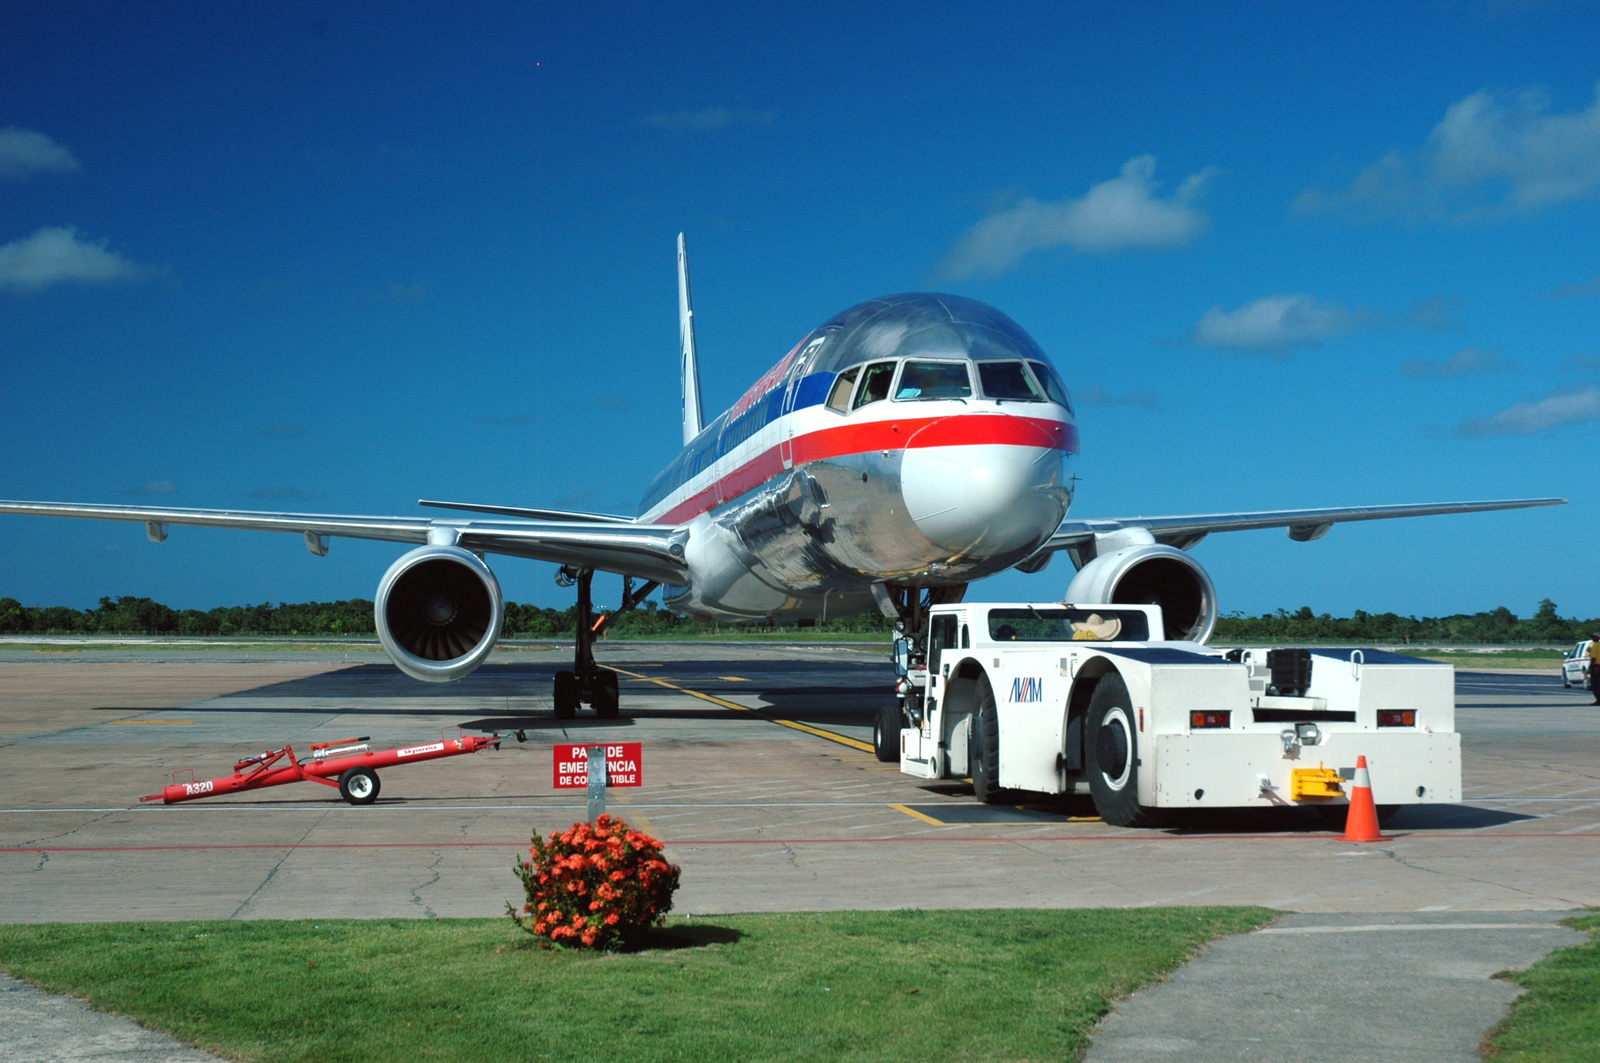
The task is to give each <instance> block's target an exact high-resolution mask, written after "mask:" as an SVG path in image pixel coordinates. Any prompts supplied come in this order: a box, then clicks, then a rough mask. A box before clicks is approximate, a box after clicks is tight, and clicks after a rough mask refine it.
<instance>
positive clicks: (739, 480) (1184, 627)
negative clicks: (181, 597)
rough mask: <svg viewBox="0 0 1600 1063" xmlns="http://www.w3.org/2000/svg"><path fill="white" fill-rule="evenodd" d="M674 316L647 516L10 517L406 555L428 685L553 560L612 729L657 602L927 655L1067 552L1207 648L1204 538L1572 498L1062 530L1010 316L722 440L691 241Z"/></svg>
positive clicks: (1058, 459)
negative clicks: (220, 533) (982, 585)
mask: <svg viewBox="0 0 1600 1063" xmlns="http://www.w3.org/2000/svg"><path fill="white" fill-rule="evenodd" d="M678 322H679V341H680V356H681V362H680V371H681V377H682V385H683V410H682V413H683V449H682V450H681V451H680V452H679V454H678V456H677V457H676V458H674V459H673V461H672V462H671V464H669V465H668V466H667V467H666V468H665V469H663V470H662V471H661V472H660V473H659V474H658V475H657V476H656V478H655V479H654V480H653V481H652V482H651V483H650V486H649V488H648V489H647V490H646V492H645V495H644V498H643V499H642V500H641V502H640V503H639V507H638V513H637V514H636V515H635V516H633V517H625V516H614V515H607V514H598V513H585V512H572V511H567V510H555V509H540V508H525V507H519V506H508V505H490V504H475V503H464V502H445V501H437V500H426V499H424V500H419V503H418V504H419V505H421V506H424V507H430V508H436V509H443V510H449V511H453V512H456V513H469V514H483V515H486V516H488V517H494V518H499V519H483V518H482V517H479V516H472V517H455V516H452V517H414V516H413V517H371V516H335V515H323V514H308V513H266V512H255V511H241V510H215V509H186V508H175V507H167V506H113V505H93V504H77V503H60V502H9V501H4V502H0V512H3V513H19V514H30V515H34V516H46V517H82V518H91V519H98V520H122V521H140V522H143V523H144V525H145V531H146V534H147V535H148V537H149V538H150V539H151V540H152V541H154V542H165V541H166V539H167V534H168V528H169V527H170V526H172V525H190V526H200V527H217V528H245V529H254V530H259V531H278V532H289V533H299V534H300V535H302V536H303V537H304V540H305V545H306V548H307V550H309V551H310V552H311V553H312V554H313V555H315V556H317V557H323V556H326V554H327V552H328V541H329V539H330V538H334V537H340V536H344V537H348V538H356V539H377V540H384V541H389V542H396V543H406V544H413V546H414V548H413V549H411V550H409V551H407V552H406V553H404V554H402V555H401V556H400V557H399V558H398V559H397V560H396V561H395V562H394V564H393V565H392V566H390V568H389V570H388V571H387V572H385V573H384V575H383V578H382V579H381V580H380V581H379V584H378V590H377V594H376V596H375V599H374V611H375V614H376V616H375V620H376V625H377V632H378V638H379V640H380V641H381V642H382V644H383V648H384V649H385V650H386V651H387V652H388V654H389V656H390V658H391V659H393V661H394V663H395V664H396V665H397V666H399V668H400V669H401V670H402V671H403V672H405V673H406V674H408V675H410V676H413V677H415V678H416V679H419V680H423V681H426V682H447V681H450V680H455V679H460V678H462V677H464V676H466V675H467V674H469V673H470V672H472V671H473V669H475V668H477V667H478V666H479V665H481V664H482V663H483V662H484V660H485V659H486V658H487V657H488V656H489V653H490V651H491V650H493V649H494V646H495V643H496V642H497V640H498V639H499V637H500V633H501V626H502V623H503V621H504V615H505V604H504V600H503V598H502V595H501V591H500V584H499V581H498V580H497V579H496V577H495V574H494V572H493V570H491V569H490V568H489V566H488V564H487V563H486V562H485V555H487V554H500V555H506V556H510V557H526V558H536V559H538V560H542V561H551V562H555V563H557V564H558V565H560V566H561V567H560V568H559V569H558V571H557V573H556V580H557V582H558V583H561V584H562V585H563V586H576V588H577V605H578V609H577V613H578V623H577V634H576V638H575V640H574V643H575V645H574V654H573V666H572V668H571V669H570V670H565V669H564V670H562V671H559V672H557V673H556V675H555V679H554V686H553V692H552V693H553V697H552V701H553V703H554V708H555V715H556V716H557V718H560V719H572V718H574V717H575V716H576V715H577V712H578V710H579V707H580V705H583V704H587V705H589V706H590V707H591V708H592V709H593V710H594V712H595V714H596V716H597V717H600V718H612V717H615V716H617V714H618V712H619V697H618V691H617V673H616V672H614V671H612V670H610V669H607V668H602V667H600V666H599V664H598V663H597V662H596V660H595V657H594V652H593V646H594V642H595V639H596V637H597V636H598V635H599V634H600V632H601V631H603V630H604V628H605V626H606V625H607V624H608V623H609V622H610V621H611V620H612V619H614V618H615V617H616V616H617V615H619V614H620V613H621V612H624V611H626V610H629V609H632V608H634V607H635V606H637V605H639V604H640V603H641V602H643V601H644V600H645V598H646V597H647V596H648V595H649V594H651V593H653V592H654V591H655V590H656V589H657V588H659V589H660V591H661V594H662V601H663V603H664V604H665V605H666V606H667V607H669V608H671V609H672V610H674V611H676V612H678V613H680V614H683V615H689V616H696V617H702V618H707V619H718V620H733V621H739V620H745V621H757V620H759V621H766V620H793V621H798V622H800V623H802V624H804V623H811V622H815V621H818V620H825V619H827V618H828V617H830V616H831V617H842V616H847V615H852V614H856V613H862V612H870V611H872V610H874V609H876V610H878V611H879V612H881V613H882V614H883V615H884V616H885V617H887V618H889V619H891V620H894V621H896V622H897V624H896V627H897V630H899V631H901V632H903V633H905V634H907V635H908V636H909V637H910V638H911V639H912V640H913V644H915V642H916V640H917V638H918V635H919V633H921V629H922V626H923V624H922V616H923V613H924V611H925V610H926V609H927V607H928V606H930V605H933V604H940V603H950V602H959V601H961V599H962V596H963V595H964V594H965V593H966V589H967V587H968V586H969V585H970V584H971V583H973V582H975V581H977V580H980V579H983V578H984V577H986V576H992V575H995V574H996V573H999V572H1002V571H1004V570H1006V569H1008V568H1012V567H1015V568H1018V569H1020V570H1022V571H1023V572H1029V573H1037V572H1039V571H1041V570H1042V569H1043V568H1044V567H1045V566H1046V565H1048V564H1049V563H1050V561H1051V559H1052V558H1053V557H1054V555H1055V554H1056V553H1058V552H1065V553H1066V554H1067V555H1068V557H1069V558H1070V560H1071V562H1072V564H1073V565H1074V566H1075V567H1076V568H1077V574H1076V575H1075V576H1074V577H1073V579H1072V581H1071V583H1070V584H1069V585H1068V587H1067V590H1066V593H1065V595H1064V597H1063V600H1064V601H1078V602H1128V603H1146V604H1156V605H1160V606H1161V609H1162V615H1163V616H1164V618H1165V621H1166V631H1165V635H1166V637H1167V638H1169V639H1181V640H1189V641H1194V642H1204V641H1206V639H1208V638H1209V637H1210V635H1211V632H1212V629H1213V628H1214V626H1215V624H1216V620H1217V595H1216V589H1215V587H1214V585H1213V583H1212V581H1211V577H1210V576H1209V575H1208V574H1207V573H1206V571H1205V569H1204V568H1202V567H1201V565H1200V563H1199V562H1198V561H1196V560H1195V559H1194V558H1193V557H1192V556H1191V555H1190V554H1189V553H1188V551H1189V550H1190V549H1191V548H1193V547H1194V546H1195V545H1196V544H1197V543H1199V542H1200V541H1201V540H1202V539H1204V538H1205V537H1206V536H1207V535H1209V534H1211V533H1212V532H1224V531H1243V530H1249V529H1262V528H1287V529H1288V532H1289V537H1290V538H1291V539H1294V540H1296V541H1298V542H1309V541H1312V540H1315V539H1320V538H1321V537H1322V536H1323V535H1325V534H1327V532H1328V530H1329V529H1330V528H1331V527H1333V525H1335V524H1339V523H1344V522H1349V521H1362V520H1378V519H1384V518H1393V517H1417V516H1428V515H1436V514H1446V513H1473V512H1481V511H1486V510H1501V509H1521V508H1527V507H1532V506H1553V505H1561V504H1563V503H1564V502H1565V501H1566V500H1565V499H1561V498H1520V499H1503V500H1495V501H1480V502H1441V503H1432V504H1422V505H1377V506H1358V507H1349V508H1324V509H1293V510H1273V511H1267V512H1253V513H1208V514H1198V515H1189V516H1169V517H1133V518H1118V519H1089V520H1068V519H1067V513H1068V510H1069V508H1070V506H1071V503H1072V496H1073V481H1072V480H1069V479H1068V478H1067V477H1066V475H1065V472H1066V468H1067V463H1068V461H1069V459H1070V458H1071V457H1072V456H1074V455H1076V454H1077V453H1078V449H1079V447H1078V426H1077V415H1076V413H1075V412H1074V410H1073V406H1072V401H1071V398H1070V396H1069V394H1068V391H1067V388H1066V385H1065V384H1064V383H1063V381H1062V378H1061V376H1060V374H1059V373H1058V372H1057V371H1056V369H1055V367H1054V366H1053V365H1052V364H1051V362H1050V359H1049V357H1047V356H1046V354H1045V352H1044V351H1043V350H1042V349H1041V348H1040V347H1039V345H1038V344H1037V343H1035V342H1034V340H1033V339H1032V337H1030V336H1029V335H1028V334H1027V332H1025V331H1024V330H1023V329H1022V328H1021V327H1020V326H1019V325H1018V324H1017V323H1016V322H1014V321H1012V320H1011V318H1009V317H1007V316H1006V315H1005V314H1003V313H1001V312H1000V311H999V310H996V309H995V308H993V307H991V306H988V305H985V304H984V303H981V302H977V301H975V300H972V299H967V298H963V297H961V296H955V295H942V294H928V293H910V294H904V295H891V296H885V297H883V298H878V299H871V300H868V301H867V302H864V303H860V304H858V305H856V306H853V307H850V308H849V309H848V310H845V311H843V312H841V313H839V314H837V315H835V316H834V317H831V318H829V319H828V320H827V321H825V322H823V323H822V324H821V325H819V326H818V327H817V328H816V329H814V330H813V331H812V332H810V333H809V334H808V335H807V336H805V337H804V338H803V339H802V340H801V341H800V342H799V343H797V344H796V345H795V346H794V348H793V349H792V350H790V351H789V353H788V354H786V355H784V356H783V358H781V359H780V360H779V361H778V363H777V364H776V365H774V366H773V367H772V368H771V369H769V370H768V371H767V372H766V373H764V374H762V376H761V377H760V378H759V379H758V380H757V381H756V382H755V383H754V384H752V385H751V386H750V387H749V388H748V389H747V390H746V391H745V392H744V394H743V395H741V396H740V397H739V400H738V401H737V402H735V403H734V404H733V405H732V406H730V407H729V408H728V409H727V410H725V411H723V413H722V414H721V415H720V416H718V417H717V418H716V419H714V420H713V421H711V422H710V423H709V424H706V423H704V419H703V414H702V403H701V391H700V367H699V354H698V351H697V347H696V342H695V328H694V309H693V305H692V300H691V296H690V288H689V261H688V251H687V248H686V246H685V242H684V238H683V234H681V233H680V234H679V235H678ZM597 570H598V571H606V572H612V573H617V574H620V575H621V576H623V577H624V583H623V594H622V601H621V606H620V608H619V609H618V610H615V611H613V612H610V613H607V614H605V615H602V616H600V617H598V618H597V617H596V616H595V615H594V605H593V595H592V593H591V581H592V579H593V576H594V573H595V572H596V571H597ZM636 580H637V581H639V584H638V585H637V586H636V585H635V581H636ZM913 653H916V649H913Z"/></svg>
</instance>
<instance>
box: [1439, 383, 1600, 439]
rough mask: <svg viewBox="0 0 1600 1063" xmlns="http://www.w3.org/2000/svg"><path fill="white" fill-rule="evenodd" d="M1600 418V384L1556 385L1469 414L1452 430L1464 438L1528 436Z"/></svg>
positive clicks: (1455, 434) (1454, 433) (1454, 434)
mask: <svg viewBox="0 0 1600 1063" xmlns="http://www.w3.org/2000/svg"><path fill="white" fill-rule="evenodd" d="M1586 421H1600V387H1596V386H1595V385H1593V384H1584V385H1582V386H1580V387H1575V388H1557V389H1556V390H1554V391H1552V392H1550V393H1549V394H1547V395H1544V396H1541V397H1540V398H1537V399H1530V400H1528V401H1527V402H1519V403H1517V404H1516V405H1515V406H1510V407H1508V408H1506V409H1504V410H1501V411H1500V412H1499V413H1496V414H1492V415H1491V416H1488V417H1469V418H1467V419H1466V420H1464V421H1462V422H1461V423H1460V424H1459V425H1457V426H1456V429H1455V431H1454V432H1452V433H1450V434H1451V435H1453V436H1457V437H1458V438H1462V439H1480V438H1482V437H1484V436H1526V435H1533V434H1534V433H1536V432H1548V431H1550V430H1551V429H1552V428H1559V427H1560V426H1562V425H1564V424H1581V423H1583V422H1586Z"/></svg>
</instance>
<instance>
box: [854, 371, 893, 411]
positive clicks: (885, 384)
mask: <svg viewBox="0 0 1600 1063" xmlns="http://www.w3.org/2000/svg"><path fill="white" fill-rule="evenodd" d="M893 379H894V363H893V362H873V363H872V364H871V365H869V366H867V368H866V370H865V371H864V372H862V374H861V390H859V391H857V392H856V402H855V405H854V406H852V407H851V409H853V410H859V409H861V407H863V406H865V405H867V404H868V403H871V402H878V401H880V400H882V399H886V398H888V397H889V382H890V381H891V380H893Z"/></svg>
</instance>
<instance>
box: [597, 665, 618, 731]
mask: <svg viewBox="0 0 1600 1063" xmlns="http://www.w3.org/2000/svg"><path fill="white" fill-rule="evenodd" d="M596 678H597V679H598V680H599V682H598V684H597V685H596V687H595V692H594V714H595V715H596V716H598V717H600V719H602V720H615V719H616V718H617V712H618V710H619V709H620V708H621V705H622V701H621V698H620V697H619V695H618V694H617V673H615V672H613V671H612V670H611V669H609V668H602V669H600V674H599V675H598V676H597V677H596Z"/></svg>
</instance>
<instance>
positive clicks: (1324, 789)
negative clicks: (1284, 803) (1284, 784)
mask: <svg viewBox="0 0 1600 1063" xmlns="http://www.w3.org/2000/svg"><path fill="white" fill-rule="evenodd" d="M1343 796H1344V787H1343V786H1342V785H1341V784H1340V782H1339V773H1338V772H1337V771H1335V770H1334V769H1333V768H1328V767H1324V766H1322V765H1320V764H1319V765H1317V766H1316V767H1315V768H1295V769H1294V770H1293V771H1291V772H1290V773H1289V800H1291V801H1326V800H1328V799H1329V798H1334V797H1343Z"/></svg>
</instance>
